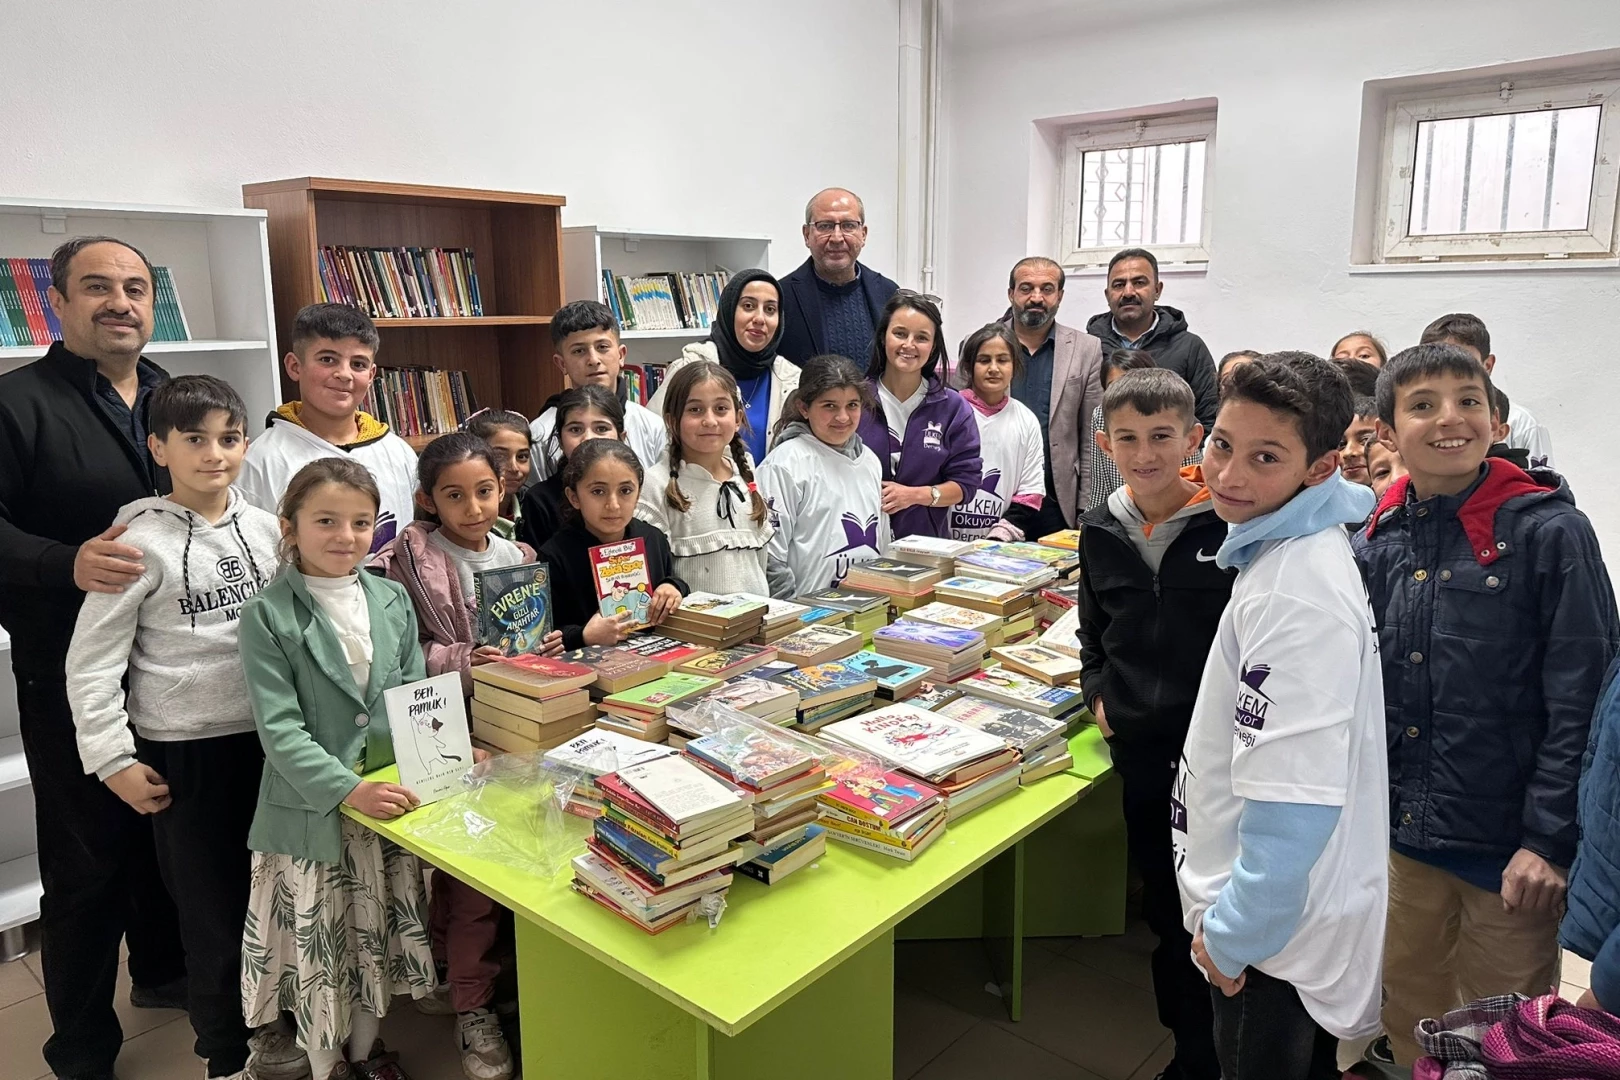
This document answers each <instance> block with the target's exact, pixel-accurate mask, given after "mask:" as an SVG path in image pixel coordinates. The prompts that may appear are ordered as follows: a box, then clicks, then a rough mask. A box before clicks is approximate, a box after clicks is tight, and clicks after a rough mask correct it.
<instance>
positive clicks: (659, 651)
mask: <svg viewBox="0 0 1620 1080" xmlns="http://www.w3.org/2000/svg"><path fill="white" fill-rule="evenodd" d="M615 648H620V649H626V650H628V651H630V652H633V653H635V654H636V655H637V656H639V657H642V658H643V659H646V660H653V661H656V662H657V663H660V664H663V665H664V670H663V671H662V672H660V673H659V674H661V675H668V674H669V673H670V672H671V671H677V670H680V665H682V664H689V663H691V662H692V661H693V660H696V659H698V658H700V657H704V656H708V655H709V654H710V653H712V652H714V650H713V649H711V648H710V647H709V646H707V645H693V644H692V643H691V642H689V641H682V640H680V639H679V638H672V637H670V636H669V635H668V634H659V633H654V632H652V631H649V630H643V631H641V632H640V633H639V634H631V635H630V636H629V637H627V638H625V639H624V640H623V641H621V642H619V644H618V645H617V646H615Z"/></svg>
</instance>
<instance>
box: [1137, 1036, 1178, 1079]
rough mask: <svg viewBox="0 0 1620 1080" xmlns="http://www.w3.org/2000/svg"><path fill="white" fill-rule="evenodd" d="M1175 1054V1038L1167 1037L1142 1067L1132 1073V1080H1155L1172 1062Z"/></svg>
mask: <svg viewBox="0 0 1620 1080" xmlns="http://www.w3.org/2000/svg"><path fill="white" fill-rule="evenodd" d="M1175 1056H1176V1044H1175V1040H1173V1039H1165V1040H1164V1042H1162V1043H1160V1044H1159V1048H1158V1049H1157V1050H1155V1051H1153V1053H1152V1054H1151V1055H1150V1056H1149V1057H1148V1059H1147V1060H1146V1061H1144V1062H1142V1065H1141V1067H1140V1068H1138V1069H1137V1070H1136V1071H1135V1072H1133V1073H1131V1080H1153V1078H1154V1077H1156V1076H1158V1075H1159V1073H1160V1072H1161V1071H1162V1070H1163V1069H1164V1068H1165V1067H1166V1066H1167V1065H1169V1064H1170V1061H1171V1059H1172V1058H1174V1057H1175Z"/></svg>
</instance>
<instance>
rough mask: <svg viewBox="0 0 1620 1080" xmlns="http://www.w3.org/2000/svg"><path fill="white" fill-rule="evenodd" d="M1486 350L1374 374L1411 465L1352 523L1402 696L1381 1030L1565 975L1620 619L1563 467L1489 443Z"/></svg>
mask: <svg viewBox="0 0 1620 1080" xmlns="http://www.w3.org/2000/svg"><path fill="white" fill-rule="evenodd" d="M1476 351H1477V350H1473V349H1463V348H1458V347H1456V346H1452V345H1443V344H1431V345H1419V346H1417V347H1415V348H1411V349H1407V350H1405V351H1404V352H1401V353H1400V354H1398V355H1396V356H1395V357H1393V358H1392V359H1391V360H1390V362H1389V365H1388V366H1387V367H1385V369H1384V372H1383V375H1382V376H1380V378H1379V380H1378V432H1379V437H1380V439H1382V440H1384V441H1386V442H1389V443H1392V444H1393V445H1394V446H1395V447H1396V448H1397V449H1398V450H1399V451H1400V456H1401V460H1402V462H1403V463H1404V464H1405V466H1406V469H1407V472H1408V474H1409V475H1408V476H1407V477H1406V478H1405V479H1402V480H1399V481H1396V483H1395V484H1393V485H1392V486H1391V487H1390V488H1389V490H1388V491H1386V492H1385V493H1384V496H1383V498H1382V499H1381V500H1380V501H1379V504H1378V508H1377V510H1376V512H1375V513H1374V514H1373V517H1372V520H1371V521H1370V522H1369V523H1368V525H1367V528H1366V529H1365V530H1364V531H1363V532H1362V533H1359V534H1358V535H1357V536H1356V538H1355V548H1356V559H1357V561H1358V562H1359V563H1360V565H1361V568H1362V571H1363V573H1364V575H1365V577H1366V580H1367V587H1368V590H1369V591H1370V593H1371V595H1372V604H1373V613H1374V616H1375V618H1376V619H1377V621H1378V625H1379V645H1380V652H1381V657H1382V661H1383V682H1384V696H1385V700H1387V701H1388V703H1389V711H1388V731H1389V743H1388V746H1389V750H1388V752H1389V773H1390V785H1391V786H1390V792H1389V799H1390V804H1389V805H1390V811H1391V814H1392V821H1391V825H1392V828H1393V832H1392V834H1391V841H1392V842H1391V848H1392V850H1391V852H1390V855H1389V876H1390V910H1389V936H1388V939H1387V942H1386V944H1385V949H1384V990H1385V994H1386V997H1387V1002H1386V1004H1385V1007H1384V1027H1385V1030H1386V1032H1387V1033H1388V1036H1389V1044H1390V1049H1391V1050H1392V1051H1393V1056H1394V1060H1395V1061H1396V1062H1397V1063H1399V1064H1401V1065H1403V1066H1405V1065H1410V1064H1411V1063H1412V1061H1413V1060H1415V1059H1416V1058H1417V1057H1418V1056H1419V1050H1418V1046H1417V1043H1416V1042H1415V1040H1414V1039H1413V1036H1412V1029H1413V1027H1414V1026H1415V1025H1416V1024H1417V1023H1418V1021H1420V1020H1422V1019H1425V1018H1427V1017H1435V1016H1440V1015H1442V1014H1443V1013H1445V1012H1446V1011H1447V1010H1449V1009H1452V1008H1454V1007H1456V1006H1458V1005H1461V1004H1464V1003H1466V1002H1470V1001H1473V1000H1475V999H1477V998H1481V997H1486V996H1489V995H1494V994H1506V993H1510V992H1514V991H1518V992H1521V993H1526V994H1532V995H1534V994H1542V993H1545V992H1547V991H1548V989H1549V988H1552V989H1556V988H1557V985H1558V959H1559V953H1558V943H1557V936H1556V935H1557V930H1558V912H1559V908H1560V907H1561V905H1562V900H1563V893H1564V885H1565V875H1566V872H1567V868H1568V867H1569V865H1570V861H1571V860H1572V859H1573V858H1574V855H1575V841H1576V820H1575V804H1576V799H1575V796H1576V785H1577V782H1578V781H1579V779H1580V775H1581V757H1582V754H1583V753H1584V751H1585V749H1586V742H1587V732H1588V729H1589V726H1590V723H1591V717H1592V709H1593V705H1594V704H1595V703H1596V701H1597V696H1598V690H1599V686H1600V684H1601V682H1602V679H1603V673H1604V670H1605V668H1607V666H1608V664H1609V661H1610V660H1611V659H1612V658H1613V657H1614V655H1615V652H1616V649H1617V648H1620V616H1617V614H1616V611H1615V598H1614V591H1613V589H1612V588H1611V586H1610V583H1609V575H1608V571H1607V570H1606V569H1605V568H1604V565H1603V559H1602V556H1601V554H1600V553H1599V551H1598V544H1597V537H1596V536H1595V535H1594V534H1593V531H1592V526H1591V523H1590V522H1588V521H1587V519H1586V516H1585V515H1584V514H1582V513H1581V512H1580V511H1579V510H1577V509H1576V508H1575V503H1574V500H1573V499H1572V498H1571V497H1570V494H1569V488H1568V486H1567V485H1566V484H1565V483H1564V482H1563V480H1562V478H1560V477H1559V476H1558V474H1556V473H1554V472H1551V471H1549V470H1544V469H1536V470H1532V471H1531V472H1529V473H1526V472H1525V471H1524V470H1522V469H1519V468H1518V467H1516V466H1514V465H1513V464H1512V463H1510V462H1508V461H1505V460H1502V459H1500V458H1487V456H1486V455H1487V452H1488V451H1489V449H1490V446H1491V444H1492V442H1493V440H1494V427H1495V417H1494V415H1493V411H1492V407H1491V400H1492V395H1491V390H1492V387H1491V380H1490V375H1489V373H1488V372H1487V370H1486V366H1485V365H1484V364H1483V363H1481V361H1480V359H1479V357H1478V356H1477V355H1476Z"/></svg>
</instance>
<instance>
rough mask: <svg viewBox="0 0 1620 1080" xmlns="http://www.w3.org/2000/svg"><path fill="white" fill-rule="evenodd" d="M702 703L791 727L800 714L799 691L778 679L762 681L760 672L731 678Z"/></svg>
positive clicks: (671, 720)
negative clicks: (717, 705) (710, 703)
mask: <svg viewBox="0 0 1620 1080" xmlns="http://www.w3.org/2000/svg"><path fill="white" fill-rule="evenodd" d="M792 670H796V669H792ZM700 700H703V701H713V702H715V703H717V704H720V705H725V706H728V707H730V708H733V709H736V710H737V711H738V712H741V713H747V714H748V715H750V716H757V717H759V718H760V719H761V720H763V721H765V722H766V723H767V724H783V725H786V724H791V723H793V722H794V720H796V719H798V715H799V692H798V690H796V689H794V688H793V687H791V686H788V685H787V684H785V683H782V682H778V681H777V680H775V679H770V678H762V677H760V676H759V674H758V673H755V674H750V675H738V676H735V677H733V678H730V679H727V680H726V681H725V682H723V683H721V684H720V685H719V686H717V687H715V688H714V689H713V690H710V691H709V692H708V693H707V694H704V695H703V697H702V698H701V699H700ZM670 724H671V726H672V727H678V726H679V725H678V724H676V723H675V721H674V719H673V717H672V718H671V719H670Z"/></svg>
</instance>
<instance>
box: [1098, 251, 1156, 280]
mask: <svg viewBox="0 0 1620 1080" xmlns="http://www.w3.org/2000/svg"><path fill="white" fill-rule="evenodd" d="M1126 259H1146V260H1147V264H1148V265H1149V266H1151V267H1153V276H1154V277H1155V278H1157V277H1158V276H1159V260H1158V259H1155V258H1154V257H1153V252H1151V251H1149V250H1148V249H1147V248H1126V249H1125V250H1124V251H1121V252H1120V253H1119V254H1117V255H1115V256H1114V257H1113V258H1112V259H1109V260H1108V273H1109V274H1113V272H1114V267H1115V266H1117V265H1119V264H1120V263H1122V262H1124V261H1125V260H1126Z"/></svg>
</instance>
